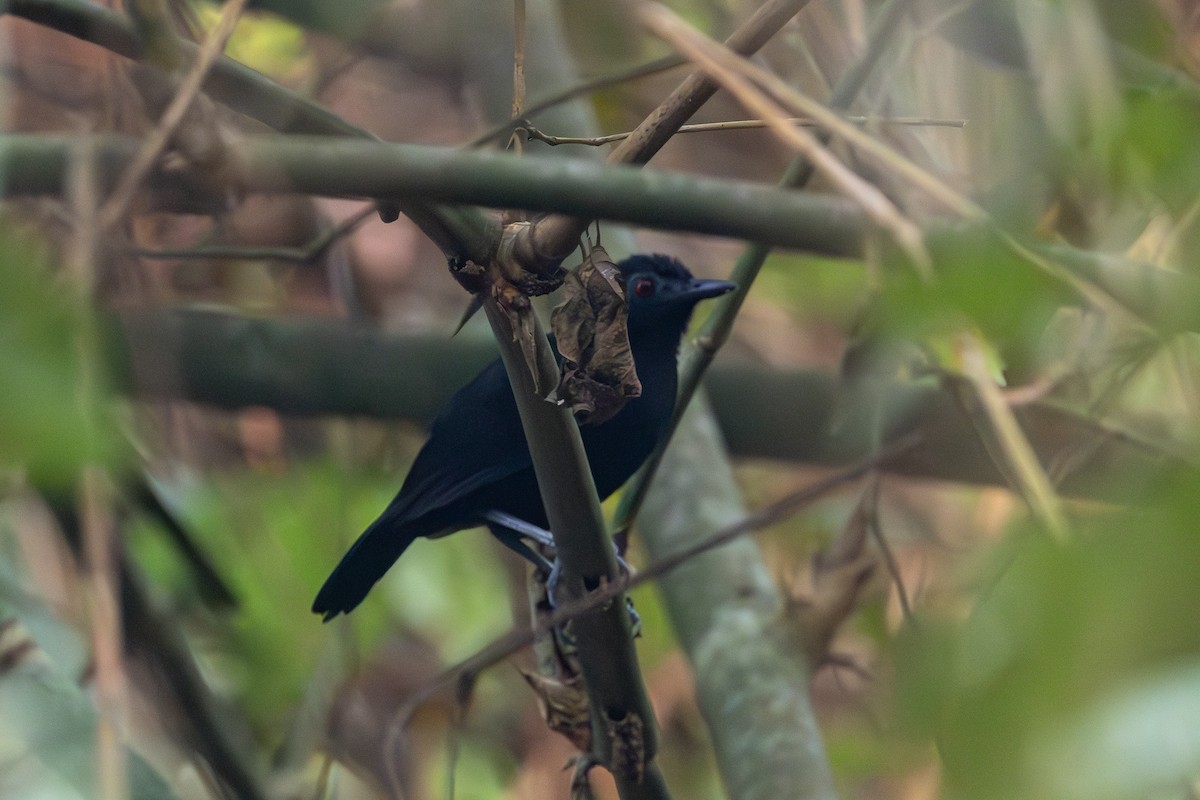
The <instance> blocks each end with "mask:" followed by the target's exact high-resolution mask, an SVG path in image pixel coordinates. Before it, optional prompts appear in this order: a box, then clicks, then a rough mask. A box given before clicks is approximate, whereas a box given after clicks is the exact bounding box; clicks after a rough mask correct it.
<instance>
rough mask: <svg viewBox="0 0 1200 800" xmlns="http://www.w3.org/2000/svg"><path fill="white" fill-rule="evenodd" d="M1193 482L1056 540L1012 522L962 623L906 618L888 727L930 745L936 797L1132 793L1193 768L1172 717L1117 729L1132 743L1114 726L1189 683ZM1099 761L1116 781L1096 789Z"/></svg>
mask: <svg viewBox="0 0 1200 800" xmlns="http://www.w3.org/2000/svg"><path fill="white" fill-rule="evenodd" d="M1198 489H1200V479H1198V476H1197V475H1196V474H1195V473H1194V472H1191V471H1188V472H1185V473H1182V474H1180V475H1178V476H1177V477H1176V478H1175V480H1173V481H1172V482H1171V483H1170V485H1167V486H1163V487H1159V488H1158V489H1157V490H1156V491H1154V492H1153V493H1152V494H1151V496H1149V497H1147V498H1146V500H1145V502H1144V504H1142V505H1141V506H1140V507H1136V508H1130V509H1123V510H1115V509H1094V510H1093V511H1092V512H1091V513H1090V514H1088V515H1086V516H1085V517H1084V518H1083V519H1082V520H1081V521H1080V523H1079V526H1078V530H1077V531H1076V532H1075V537H1074V538H1073V539H1072V540H1071V541H1070V542H1069V543H1068V544H1066V545H1059V544H1056V543H1055V542H1053V541H1052V540H1051V538H1050V537H1049V536H1048V534H1047V533H1046V532H1045V531H1042V530H1038V529H1034V528H1032V527H1029V526H1024V525H1022V526H1018V529H1016V530H1013V531H1012V532H1011V533H1010V535H1009V536H1008V537H1007V538H1006V540H1005V542H1004V543H1003V544H1002V545H1001V546H1000V547H998V548H996V550H995V552H993V553H992V554H991V555H990V556H989V557H988V559H987V561H986V564H985V565H984V567H983V568H982V569H980V570H978V572H977V573H976V580H977V586H978V591H979V598H980V599H979V603H978V606H977V607H976V608H975V609H974V610H973V611H972V612H971V613H970V615H969V616H968V617H967V618H966V619H965V620H963V621H962V622H954V621H952V620H948V619H940V620H939V619H936V618H932V617H924V618H922V619H920V620H919V621H918V624H915V625H912V626H909V627H908V629H907V630H906V631H905V632H904V634H903V635H902V636H901V638H900V640H899V641H898V644H897V657H898V684H897V690H896V699H897V709H898V711H899V717H898V721H899V722H900V724H901V726H902V727H901V730H902V731H903V732H905V733H906V734H907V735H909V736H917V737H922V738H924V737H929V738H930V739H932V740H933V741H934V742H935V743H936V746H937V748H938V752H939V755H940V759H941V761H942V764H943V767H944V769H945V778H946V783H947V789H948V792H947V795H946V796H947V797H951V798H980V799H981V800H982V799H984V798H987V799H989V800H990V799H991V798H1011V797H1023V798H1030V799H1031V800H1036V798H1043V797H1044V798H1063V797H1080V798H1083V797H1142V796H1148V795H1149V794H1151V793H1152V792H1155V791H1158V790H1160V789H1163V788H1170V787H1173V786H1180V785H1183V784H1184V783H1185V782H1186V781H1188V780H1190V779H1191V778H1192V777H1193V776H1194V770H1195V769H1196V768H1197V766H1198V765H1200V737H1196V736H1191V737H1190V738H1187V737H1185V738H1184V739H1182V740H1181V739H1180V738H1179V736H1178V731H1179V730H1180V725H1179V721H1178V720H1177V719H1176V720H1172V719H1170V718H1166V719H1164V720H1163V725H1162V727H1154V726H1149V725H1145V724H1137V725H1136V727H1134V728H1131V729H1130V730H1129V731H1128V732H1127V733H1129V734H1131V735H1132V734H1133V732H1134V731H1136V736H1134V737H1133V738H1135V739H1136V740H1137V741H1138V744H1137V746H1136V747H1123V746H1120V743H1121V741H1122V737H1121V736H1119V735H1114V734H1118V733H1119V730H1120V728H1121V726H1123V725H1126V724H1130V725H1133V724H1135V723H1137V721H1138V720H1139V719H1148V718H1153V717H1154V715H1155V711H1156V710H1158V709H1160V708H1161V707H1162V704H1163V697H1170V696H1172V695H1175V694H1179V695H1180V696H1181V697H1182V696H1183V694H1184V692H1183V689H1184V687H1190V688H1191V689H1192V690H1195V689H1197V688H1200V686H1197V684H1196V683H1195V681H1194V675H1195V671H1196V670H1197V669H1200V626H1197V625H1196V620H1197V619H1200V594H1198V593H1197V592H1196V569H1197V565H1200V537H1197V536H1196V519H1197V518H1198V515H1200V491H1198ZM1189 702H1191V703H1192V704H1194V703H1195V701H1194V699H1192V700H1190V701H1189ZM1139 703H1141V704H1142V705H1141V706H1139ZM1193 730H1194V729H1193ZM1114 745H1116V746H1114ZM1181 748H1182V750H1181ZM1147 752H1161V753H1164V754H1167V753H1170V754H1172V757H1171V758H1170V759H1166V760H1163V761H1160V762H1158V763H1153V764H1147V763H1145V760H1144V759H1145V758H1146V753H1147ZM1101 764H1103V765H1104V768H1105V770H1106V772H1107V773H1110V774H1121V775H1123V776H1124V778H1123V780H1122V781H1120V782H1116V783H1113V784H1110V785H1107V786H1104V785H1097V783H1098V782H1097V781H1096V780H1094V779H1093V778H1089V776H1094V775H1095V773H1094V770H1095V768H1096V767H1097V766H1098V765H1101Z"/></svg>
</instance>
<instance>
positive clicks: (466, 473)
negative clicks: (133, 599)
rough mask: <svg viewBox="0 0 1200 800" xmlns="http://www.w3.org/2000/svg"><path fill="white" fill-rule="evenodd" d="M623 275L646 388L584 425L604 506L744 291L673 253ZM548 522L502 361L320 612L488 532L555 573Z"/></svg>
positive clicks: (351, 556)
mask: <svg viewBox="0 0 1200 800" xmlns="http://www.w3.org/2000/svg"><path fill="white" fill-rule="evenodd" d="M617 267H618V270H619V274H620V277H621V280H622V282H623V284H624V289H625V297H626V302H627V304H628V330H629V347H630V350H631V351H632V353H633V360H634V363H635V365H636V367H637V373H638V377H639V379H640V381H641V385H642V391H641V395H640V396H638V397H636V398H633V399H631V400H629V401H628V402H627V403H626V404H625V405H624V407H623V408H621V410H620V411H618V412H617V413H616V414H615V415H614V416H612V417H610V418H608V419H606V420H604V421H603V422H600V423H598V424H594V425H582V426H581V427H580V431H579V432H580V436H581V438H582V439H583V446H584V450H585V451H586V452H587V458H588V463H589V465H590V467H591V472H592V480H593V481H594V482H595V484H596V491H597V493H598V494H599V495H600V498H601V499H603V498H605V497H608V495H610V494H612V493H613V492H615V491H616V490H617V489H618V488H620V486H621V484H623V483H624V482H625V481H626V480H628V479H629V477H630V476H631V475H633V473H634V472H636V471H637V469H638V467H640V466H641V465H642V462H644V461H645V460H646V458H647V457H649V455H650V454H651V453H652V452H653V451H654V449H655V448H656V447H657V446H658V444H659V443H660V442H661V441H662V440H663V439H664V438H665V437H666V436H667V434H668V433H669V431H670V426H671V416H672V413H673V410H674V407H675V393H676V385H677V372H676V370H677V363H676V361H677V357H678V354H679V342H680V339H681V338H682V336H683V333H684V330H685V329H686V327H687V323H688V320H689V319H690V318H691V315H692V309H693V308H694V307H695V305H696V303H698V302H700V301H701V300H704V299H706V298H709V297H716V296H718V295H721V294H724V293H726V292H728V291H730V290H731V289H733V288H734V286H733V284H731V283H728V282H726V281H714V280H697V279H695V278H693V277H692V274H691V273H690V272H688V270H687V268H686V267H684V266H683V265H682V264H680V263H679V262H678V261H676V260H675V259H672V258H670V257H668V256H663V255H636V256H632V257H630V258H628V259H626V260H625V261H623V262H621V263H620V264H618V265H617ZM547 524H548V523H547V519H546V510H545V508H544V507H543V505H542V498H541V493H540V492H539V490H538V482H537V478H536V477H535V476H534V471H533V461H532V459H531V458H530V455H529V446H528V444H527V443H526V440H525V433H524V430H523V429H522V427H521V418H520V415H519V414H518V412H517V405H516V400H515V399H514V398H513V393H512V387H511V386H510V384H509V381H508V374H507V373H506V372H505V370H504V366H503V364H501V362H500V361H499V359H497V360H496V361H494V362H492V363H491V364H489V365H488V366H487V367H484V369H483V370H482V371H481V372H480V373H479V374H478V375H476V376H475V378H474V379H473V380H472V381H471V382H470V383H468V384H467V385H466V386H464V387H463V388H462V389H460V390H459V391H458V392H457V393H456V394H455V395H454V397H452V398H451V399H450V401H449V403H448V404H447V405H446V407H445V408H444V409H443V410H442V411H441V413H440V414H439V415H438V417H437V419H435V420H434V422H433V425H432V426H431V428H430V434H429V440H428V441H427V442H426V443H425V446H424V447H423V448H422V449H421V451H420V452H419V453H418V454H417V457H416V460H415V461H413V465H412V468H411V469H410V470H409V473H408V477H407V478H405V480H404V485H403V486H401V487H400V491H399V492H398V493H397V494H396V497H395V498H394V499H393V500H392V502H391V503H389V504H388V507H387V508H386V509H384V511H383V513H382V514H380V515H379V518H378V519H376V520H375V521H374V522H372V523H371V524H370V526H368V527H367V529H366V530H365V531H364V532H363V533H362V535H361V536H359V538H358V541H356V542H355V543H354V545H353V546H352V547H351V548H350V550H349V551H348V552H347V553H346V555H345V556H343V557H342V560H341V562H340V563H339V564H338V565H337V567H335V568H334V570H333V573H332V574H331V575H330V576H329V578H328V579H327V580H326V581H325V585H324V586H322V587H321V590H320V592H318V594H317V597H316V600H315V601H314V602H313V607H312V610H313V612H315V613H317V614H321V615H323V616H324V618H325V620H327V621H328V620H330V619H332V618H333V617H336V616H337V615H338V614H343V613H349V612H350V611H352V610H353V609H354V608H355V607H356V606H358V604H359V603H361V602H362V600H363V598H364V597H366V595H367V592H368V591H369V590H370V589H371V587H372V586H374V585H375V582H376V581H378V580H379V579H380V578H381V577H383V575H384V573H385V572H387V570H388V569H389V568H390V567H391V566H392V564H393V563H395V561H396V559H398V558H399V557H400V555H401V554H402V553H403V552H404V551H405V550H406V549H407V548H408V546H409V545H410V544H412V543H413V541H414V540H415V539H416V538H417V537H419V536H425V537H428V538H436V537H439V536H444V535H447V534H450V533H454V532H455V531H459V530H462V529H464V528H471V527H476V526H479V525H486V526H487V527H488V528H489V529H490V530H491V532H492V534H493V535H495V536H496V537H497V538H498V539H499V540H500V541H501V542H503V543H504V544H505V545H507V546H508V547H510V548H512V549H514V550H516V551H517V552H519V553H521V554H522V555H524V556H526V557H527V558H530V559H531V560H533V561H534V562H535V563H538V564H539V565H540V566H543V567H546V566H548V565H547V564H546V563H545V559H544V558H542V557H541V556H540V555H538V554H537V553H536V552H535V551H534V550H532V549H531V548H529V547H528V545H526V544H525V542H524V538H526V537H529V538H533V539H537V540H539V541H542V540H543V539H544V538H545V537H543V536H540V535H539V534H541V533H543V532H544V529H545V527H546V526H547Z"/></svg>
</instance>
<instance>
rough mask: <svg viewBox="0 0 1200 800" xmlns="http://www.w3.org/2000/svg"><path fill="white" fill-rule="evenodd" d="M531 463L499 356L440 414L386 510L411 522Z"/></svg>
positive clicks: (451, 400) (514, 402)
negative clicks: (402, 484) (401, 485)
mask: <svg viewBox="0 0 1200 800" xmlns="http://www.w3.org/2000/svg"><path fill="white" fill-rule="evenodd" d="M532 466H533V461H532V459H531V458H530V455H529V445H528V444H527V443H526V441H525V433H524V430H523V429H522V427H521V418H520V414H519V412H518V411H517V403H516V400H515V399H514V398H513V393H512V388H511V386H510V384H509V382H508V374H507V373H506V372H505V370H504V365H503V363H501V361H500V360H499V359H497V360H495V361H493V362H492V363H491V364H489V365H488V366H486V367H484V369H483V370H482V371H481V372H480V373H479V374H478V375H476V376H475V378H474V379H473V380H472V381H471V382H470V383H468V384H467V385H466V386H464V387H463V388H462V389H459V390H458V391H457V392H456V393H455V394H454V396H453V397H452V398H450V401H449V402H448V403H447V404H446V407H445V408H443V409H442V411H441V413H440V414H438V416H437V418H436V419H435V420H434V421H433V424H432V425H431V426H430V429H429V440H428V441H427V442H426V443H425V446H424V447H423V448H422V449H421V452H420V453H418V454H417V458H416V460H415V461H413V465H412V468H411V469H410V470H409V472H408V477H407V478H406V479H405V481H404V486H403V487H401V489H400V492H399V493H398V494H397V495H396V499H395V500H393V501H392V504H391V505H390V506H389V507H388V509H387V511H385V512H384V513H385V514H390V515H392V516H393V518H394V519H396V520H403V521H413V522H415V521H417V520H420V519H422V518H425V517H427V516H429V515H430V514H432V513H434V512H437V511H440V510H444V509H447V508H448V507H449V506H451V504H453V503H455V502H456V501H460V500H462V499H463V498H465V497H467V496H468V495H470V494H471V493H472V492H475V491H476V490H478V489H480V488H482V487H484V486H488V485H491V484H493V483H496V482H499V481H501V480H503V479H504V478H507V477H509V476H510V475H514V474H516V473H518V472H520V471H522V470H526V469H530V468H532ZM466 510H467V509H464V511H466ZM483 510H486V509H471V511H475V512H479V511H483ZM471 521H472V520H467V519H463V520H454V522H455V523H468V522H471Z"/></svg>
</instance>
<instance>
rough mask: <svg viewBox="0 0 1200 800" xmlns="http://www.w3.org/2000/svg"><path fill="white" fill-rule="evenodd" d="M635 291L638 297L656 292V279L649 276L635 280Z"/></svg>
mask: <svg viewBox="0 0 1200 800" xmlns="http://www.w3.org/2000/svg"><path fill="white" fill-rule="evenodd" d="M633 293H634V294H636V295H637V296H638V297H649V296H650V295H652V294H654V281H652V280H650V279H649V278H638V279H637V280H636V281H634V282H633Z"/></svg>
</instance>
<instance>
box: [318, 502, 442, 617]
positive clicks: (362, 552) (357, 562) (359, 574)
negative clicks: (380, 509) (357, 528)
mask: <svg viewBox="0 0 1200 800" xmlns="http://www.w3.org/2000/svg"><path fill="white" fill-rule="evenodd" d="M397 528H400V529H399V530H397ZM418 535H419V534H417V533H415V532H411V531H410V530H404V528H403V527H401V526H398V525H396V523H395V520H393V519H392V518H390V517H389V516H388V515H387V514H385V515H383V516H381V517H380V518H379V519H377V520H375V521H374V522H372V523H371V526H370V527H368V528H367V529H366V530H365V531H363V533H362V536H359V537H358V541H357V542H355V543H354V545H353V546H352V547H351V548H350V550H349V551H347V553H346V555H344V556H342V560H341V561H339V562H338V565H337V566H336V567H334V569H333V572H331V573H330V575H329V577H328V578H326V579H325V585H324V586H322V587H321V591H319V592H317V597H316V599H315V600H313V605H312V610H313V613H314V614H320V615H321V616H322V617H324V621H325V622H328V621H329V620H331V619H333V618H334V617H336V616H337V615H338V614H349V613H350V612H351V611H353V610H354V609H355V608H356V607H357V606H358V604H359V603H361V602H362V601H363V598H364V597H366V596H367V592H369V591H370V590H371V587H372V586H374V585H375V583H376V582H377V581H378V580H379V579H380V578H382V577H383V575H384V573H385V572H387V571H388V569H390V568H391V566H392V564H394V563H396V559H398V558H399V557H400V555H401V554H402V553H403V552H404V551H405V550H407V549H408V546H409V545H410V544H412V543H413V540H414V539H416V538H417V536H418Z"/></svg>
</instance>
